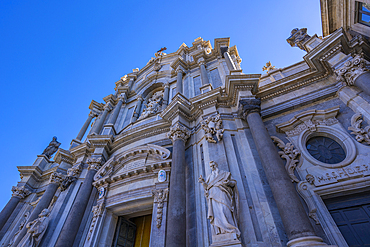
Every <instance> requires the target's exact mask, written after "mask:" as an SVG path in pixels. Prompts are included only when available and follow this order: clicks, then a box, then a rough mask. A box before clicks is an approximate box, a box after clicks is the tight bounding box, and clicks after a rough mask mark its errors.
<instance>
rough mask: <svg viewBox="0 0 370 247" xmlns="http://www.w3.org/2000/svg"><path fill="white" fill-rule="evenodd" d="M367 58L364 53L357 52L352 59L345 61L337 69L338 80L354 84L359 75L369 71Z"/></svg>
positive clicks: (350, 84)
mask: <svg viewBox="0 0 370 247" xmlns="http://www.w3.org/2000/svg"><path fill="white" fill-rule="evenodd" d="M365 64H366V60H365V59H364V58H363V57H362V54H357V55H356V56H355V57H353V58H352V59H351V60H349V61H347V62H345V63H344V64H343V66H342V67H341V68H339V69H337V70H335V73H336V74H337V80H339V81H342V82H345V83H346V84H347V85H348V86H353V85H354V84H355V81H356V79H357V77H359V76H360V75H362V74H363V73H365V72H367V71H369V70H368V69H367V68H366V67H365Z"/></svg>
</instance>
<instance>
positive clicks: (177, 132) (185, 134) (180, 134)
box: [167, 122, 191, 142]
mask: <svg viewBox="0 0 370 247" xmlns="http://www.w3.org/2000/svg"><path fill="white" fill-rule="evenodd" d="M190 135H191V132H190V131H189V129H188V128H187V127H185V126H183V125H181V124H180V123H178V122H177V123H176V124H175V125H173V126H171V127H170V132H169V133H167V137H168V138H170V139H171V140H172V142H175V141H176V140H178V139H181V140H183V141H184V142H186V141H187V139H188V138H189V137H190Z"/></svg>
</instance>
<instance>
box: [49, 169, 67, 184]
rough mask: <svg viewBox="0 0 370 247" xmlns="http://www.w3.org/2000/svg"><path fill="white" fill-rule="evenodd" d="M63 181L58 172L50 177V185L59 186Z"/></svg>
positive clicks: (62, 176) (61, 175)
mask: <svg viewBox="0 0 370 247" xmlns="http://www.w3.org/2000/svg"><path fill="white" fill-rule="evenodd" d="M63 180H64V175H63V174H62V173H60V172H53V173H52V174H51V176H50V183H56V184H58V185H61V184H62V183H63Z"/></svg>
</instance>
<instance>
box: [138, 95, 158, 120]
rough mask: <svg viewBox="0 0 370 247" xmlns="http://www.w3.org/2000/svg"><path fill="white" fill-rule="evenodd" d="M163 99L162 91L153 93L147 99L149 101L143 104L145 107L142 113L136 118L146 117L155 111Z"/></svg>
mask: <svg viewBox="0 0 370 247" xmlns="http://www.w3.org/2000/svg"><path fill="white" fill-rule="evenodd" d="M162 101H163V91H158V92H155V93H154V94H153V96H152V97H151V98H150V99H149V103H148V104H146V103H144V104H145V106H146V108H145V109H144V111H143V113H141V115H140V117H139V119H138V120H141V119H144V118H146V117H148V116H149V115H150V114H154V113H157V112H158V111H159V110H160V109H161V108H160V106H161V105H162Z"/></svg>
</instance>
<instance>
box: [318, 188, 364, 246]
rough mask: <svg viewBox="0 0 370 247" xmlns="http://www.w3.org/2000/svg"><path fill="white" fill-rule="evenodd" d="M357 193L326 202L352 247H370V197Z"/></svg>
mask: <svg viewBox="0 0 370 247" xmlns="http://www.w3.org/2000/svg"><path fill="white" fill-rule="evenodd" d="M369 194H370V193H369V192H363V193H357V194H352V195H347V196H342V197H335V198H330V199H326V200H324V202H325V204H326V206H327V208H328V210H329V212H330V214H331V216H332V217H333V219H334V221H335V223H336V224H337V226H338V228H339V230H340V231H341V233H342V234H343V237H344V238H345V240H346V241H347V243H348V245H349V246H350V247H362V246H370V196H369Z"/></svg>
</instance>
